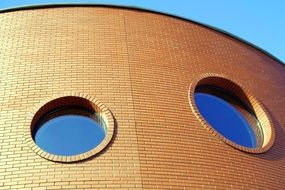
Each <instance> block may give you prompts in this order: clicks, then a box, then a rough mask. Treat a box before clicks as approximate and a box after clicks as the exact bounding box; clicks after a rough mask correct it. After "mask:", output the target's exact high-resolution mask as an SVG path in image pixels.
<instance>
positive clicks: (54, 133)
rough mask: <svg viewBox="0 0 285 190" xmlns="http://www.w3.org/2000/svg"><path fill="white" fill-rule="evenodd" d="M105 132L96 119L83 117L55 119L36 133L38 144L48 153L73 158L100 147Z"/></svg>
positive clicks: (71, 116) (63, 116) (69, 116)
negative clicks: (72, 156)
mask: <svg viewBox="0 0 285 190" xmlns="http://www.w3.org/2000/svg"><path fill="white" fill-rule="evenodd" d="M104 137H105V130H104V129H103V127H101V126H100V125H99V124H98V123H97V122H96V121H95V120H94V119H92V118H89V117H87V116H83V115H61V116H57V117H54V118H52V119H50V120H48V121H47V122H44V123H43V125H41V126H40V128H39V129H38V130H37V131H36V133H35V136H34V140H35V142H36V144H37V145H38V146H39V147H41V148H42V149H43V150H45V151H46V152H48V153H51V154H56V155H64V156H71V155H77V154H81V153H84V152H87V151H89V150H91V149H93V148H94V147H96V146H97V145H99V144H100V143H101V142H102V141H103V139H104Z"/></svg>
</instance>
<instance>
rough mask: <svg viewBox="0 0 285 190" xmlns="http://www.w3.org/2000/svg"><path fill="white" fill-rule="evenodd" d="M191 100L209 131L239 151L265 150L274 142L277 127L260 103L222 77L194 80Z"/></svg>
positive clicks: (191, 86)
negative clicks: (275, 127)
mask: <svg viewBox="0 0 285 190" xmlns="http://www.w3.org/2000/svg"><path fill="white" fill-rule="evenodd" d="M189 103H190V107H191V109H192V111H193V113H194V115H195V116H196V117H197V118H198V119H199V120H200V121H201V122H202V125H203V126H204V127H206V128H207V129H208V131H210V132H211V133H212V134H213V135H215V136H217V137H218V138H220V139H221V140H222V141H224V142H225V143H227V144H229V145H231V146H233V147H235V148H237V149H239V150H242V151H246V152H251V153H262V152H265V151H267V150H268V149H269V148H270V147H271V146H272V145H273V144H274V137H275V133H274V128H273V126H272V122H271V120H270V118H269V116H268V113H267V112H266V110H265V108H264V107H263V106H262V104H261V102H260V101H258V100H257V99H256V98H255V97H254V96H253V95H252V94H251V93H250V92H248V91H247V90H246V89H244V88H241V87H240V86H239V85H237V84H235V83H234V82H232V81H231V80H228V79H226V78H225V77H223V76H220V75H218V74H205V75H201V76H199V77H197V78H196V79H194V80H193V82H192V83H191V85H190V88H189Z"/></svg>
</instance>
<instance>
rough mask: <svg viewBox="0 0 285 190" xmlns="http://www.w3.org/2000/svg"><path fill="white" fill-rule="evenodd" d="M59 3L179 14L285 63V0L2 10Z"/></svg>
mask: <svg viewBox="0 0 285 190" xmlns="http://www.w3.org/2000/svg"><path fill="white" fill-rule="evenodd" d="M55 3H58V4H64V3H67V4H70V3H72V4H76V3H81V4H82V3H83V4H105V5H123V6H129V7H139V8H143V9H148V10H155V11H159V12H164V13H168V14H173V15H177V16H180V17H184V18H187V19H190V20H194V21H197V22H200V23H204V24H207V25H210V26H213V27H215V28H218V29H221V30H223V31H226V32H228V33H231V34H233V35H235V36H238V37H239V38H241V39H244V40H246V41H248V42H250V43H252V44H254V45H255V46H257V47H259V48H261V49H263V50H265V51H267V52H269V53H270V54H272V55H273V56H275V57H277V58H278V59H280V60H281V61H282V62H283V63H285V0H238V1H229V0H215V1H214V0H176V1H175V0H172V1H171V0H1V1H0V10H4V9H7V8H12V7H19V6H26V5H39V4H55Z"/></svg>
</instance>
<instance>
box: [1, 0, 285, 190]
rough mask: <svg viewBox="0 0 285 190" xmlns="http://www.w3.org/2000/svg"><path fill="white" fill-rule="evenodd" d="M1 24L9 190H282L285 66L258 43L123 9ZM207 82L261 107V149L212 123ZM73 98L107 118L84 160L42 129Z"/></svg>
mask: <svg viewBox="0 0 285 190" xmlns="http://www.w3.org/2000/svg"><path fill="white" fill-rule="evenodd" d="M0 31H1V32H0V33H1V35H0V79H1V80H0V142H1V143H0V171H1V173H0V189H283V188H284V186H285V180H284V175H285V148H284V147H285V132H284V130H285V117H284V115H285V112H284V106H285V96H284V94H285V85H284V82H285V67H284V65H282V64H280V63H279V62H278V61H277V60H275V59H273V58H272V57H270V56H268V55H266V54H265V53H263V52H262V51H260V50H258V49H256V48H255V47H252V46H250V45H248V44H246V43H244V42H242V41H239V40H237V39H234V38H233V37H231V36H229V35H226V34H223V33H221V32H219V31H215V30H213V29H210V28H208V27H205V26H202V25H199V24H197V23H193V22H190V21H187V20H183V19H180V18H176V17H172V16H167V15H162V14H158V13H153V12H147V11H142V10H136V9H126V8H114V7H96V6H93V7H90V6H89V7H82V6H80V7H76V6H72V7H64V6H59V7H42V8H30V9H20V10H13V11H6V12H2V13H0ZM199 85H215V86H219V87H221V88H224V89H226V90H228V91H230V92H232V93H233V94H235V95H236V96H238V97H239V98H240V99H241V100H242V101H243V102H244V103H245V104H246V105H247V106H248V107H250V108H251V110H252V111H253V114H254V115H255V117H256V118H257V120H258V121H259V123H260V129H254V131H255V135H256V138H257V139H258V140H259V141H258V143H257V145H256V147H254V148H248V147H245V146H240V145H239V144H238V143H233V142H232V141H229V140H228V139H227V138H225V137H223V135H220V134H219V133H218V132H217V131H215V130H214V129H213V128H212V127H211V125H209V124H208V123H207V122H206V121H205V119H204V118H203V117H202V116H201V114H200V113H199V111H198V110H197V107H196V105H195V100H194V93H195V89H196V87H197V86H199ZM70 104H72V105H73V104H74V105H80V106H85V107H88V106H89V107H92V109H94V110H95V111H96V112H98V113H100V114H101V115H102V117H103V118H105V120H106V123H107V129H106V130H107V135H106V138H105V140H104V141H103V142H102V143H101V144H100V146H98V147H96V148H94V149H92V151H89V152H87V153H83V154H80V155H75V156H59V155H53V154H49V153H47V152H45V151H44V150H42V149H41V148H39V147H38V146H37V144H36V143H35V142H34V140H33V137H32V133H33V130H34V127H35V125H36V123H37V121H38V120H39V118H41V117H43V115H44V114H45V113H46V112H48V111H50V110H52V109H54V108H56V107H57V106H66V105H70ZM238 110H239V111H240V112H243V109H242V108H238ZM245 115H246V114H245ZM259 130H260V131H262V135H260V134H259Z"/></svg>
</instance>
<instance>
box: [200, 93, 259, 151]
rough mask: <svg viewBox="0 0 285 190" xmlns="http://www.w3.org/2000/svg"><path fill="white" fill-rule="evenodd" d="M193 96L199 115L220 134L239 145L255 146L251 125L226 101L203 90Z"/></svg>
mask: <svg viewBox="0 0 285 190" xmlns="http://www.w3.org/2000/svg"><path fill="white" fill-rule="evenodd" d="M194 98H195V103H196V105H197V108H198V110H199V112H200V113H201V115H202V116H203V117H204V118H205V119H206V121H207V122H208V123H209V124H210V125H211V126H212V127H213V128H214V129H215V130H216V131H218V132H219V133H220V134H221V135H223V136H224V137H226V138H227V139H229V140H231V141H233V142H235V143H237V144H239V145H242V146H246V147H250V148H255V147H256V137H255V134H254V132H253V130H252V127H251V126H250V124H249V123H248V121H247V120H246V119H245V117H244V116H243V115H242V114H241V113H240V112H239V111H238V110H237V109H236V108H234V107H233V106H232V105H231V104H230V103H229V102H228V101H226V100H224V99H222V98H220V97H218V96H215V95H213V94H210V93H205V92H196V93H195V97H194Z"/></svg>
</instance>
